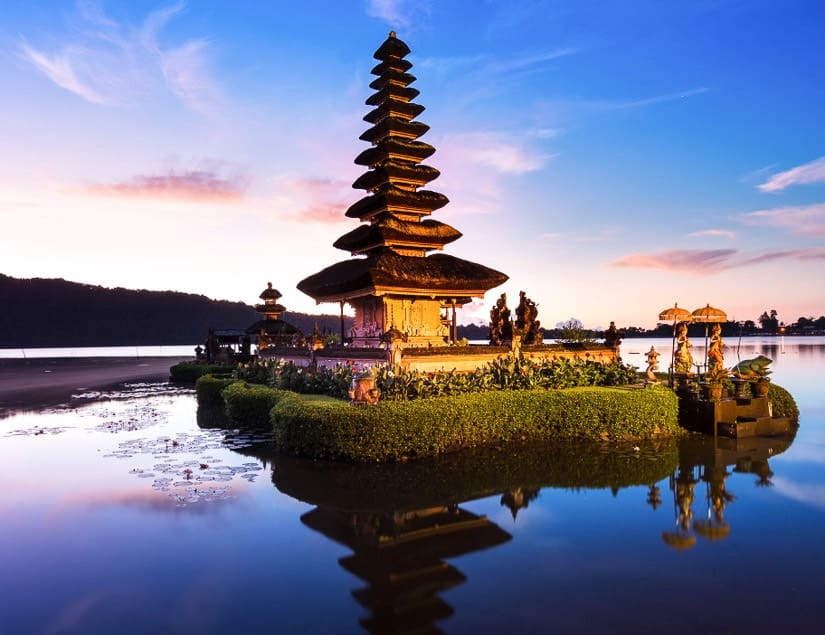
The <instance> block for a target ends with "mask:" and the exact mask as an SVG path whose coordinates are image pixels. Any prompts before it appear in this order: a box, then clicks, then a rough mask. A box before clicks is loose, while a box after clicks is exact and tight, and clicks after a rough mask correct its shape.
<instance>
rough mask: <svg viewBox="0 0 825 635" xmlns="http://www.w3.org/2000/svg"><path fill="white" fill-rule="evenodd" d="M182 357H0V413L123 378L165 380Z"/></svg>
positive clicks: (55, 401) (68, 399)
mask: <svg viewBox="0 0 825 635" xmlns="http://www.w3.org/2000/svg"><path fill="white" fill-rule="evenodd" d="M191 359H192V357H191V356H185V357H36V358H27V359H8V358H6V359H0V417H6V416H9V415H11V414H13V413H15V412H19V411H26V410H36V409H38V408H45V407H49V406H63V405H69V404H70V403H72V395H74V394H77V393H83V392H88V391H91V390H102V389H112V388H116V387H118V386H121V385H122V384H124V383H127V382H136V381H166V380H168V379H169V368H170V367H171V366H173V365H174V364H176V363H178V362H180V361H188V360H191Z"/></svg>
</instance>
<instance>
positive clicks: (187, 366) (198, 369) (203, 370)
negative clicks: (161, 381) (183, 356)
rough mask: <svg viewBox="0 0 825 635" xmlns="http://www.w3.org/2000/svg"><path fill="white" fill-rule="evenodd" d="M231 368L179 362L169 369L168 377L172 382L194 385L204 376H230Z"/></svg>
mask: <svg viewBox="0 0 825 635" xmlns="http://www.w3.org/2000/svg"><path fill="white" fill-rule="evenodd" d="M231 373H232V367H231V366H221V365H220V364H201V363H199V362H179V363H177V364H175V365H174V366H172V367H171V368H170V369H169V377H170V378H171V379H172V381H178V382H181V383H187V384H194V383H195V382H196V381H197V380H198V378H199V377H203V376H204V375H216V376H220V375H224V376H226V375H230V374H231Z"/></svg>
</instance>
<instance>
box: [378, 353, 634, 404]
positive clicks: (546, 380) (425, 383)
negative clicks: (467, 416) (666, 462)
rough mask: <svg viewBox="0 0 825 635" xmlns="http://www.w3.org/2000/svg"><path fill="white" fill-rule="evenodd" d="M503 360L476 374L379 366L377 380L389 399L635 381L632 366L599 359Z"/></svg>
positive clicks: (383, 395) (511, 357)
mask: <svg viewBox="0 0 825 635" xmlns="http://www.w3.org/2000/svg"><path fill="white" fill-rule="evenodd" d="M585 356H586V357H585V359H571V358H565V357H562V358H559V359H550V358H541V359H538V360H533V359H530V358H526V357H521V358H518V357H513V356H504V357H500V358H498V359H495V360H493V361H492V362H490V363H488V364H486V365H484V366H482V367H481V368H479V369H477V370H475V371H472V372H455V371H452V372H448V373H434V372H423V371H416V370H408V369H405V368H399V367H395V368H390V367H388V366H380V367H378V368H376V369H375V370H374V374H375V381H376V385H377V386H378V388H380V389H381V398H382V399H383V400H385V401H406V400H410V399H427V398H429V397H441V396H444V395H460V394H464V393H473V392H485V391H491V390H532V389H535V388H576V387H580V386H624V385H628V384H632V383H635V382H636V381H637V380H638V374H637V372H636V369H635V368H634V367H633V366H628V365H624V364H620V363H616V362H613V363H610V364H603V363H601V362H599V361H596V360H595V359H587V357H589V353H585Z"/></svg>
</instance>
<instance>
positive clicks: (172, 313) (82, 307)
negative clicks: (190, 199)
mask: <svg viewBox="0 0 825 635" xmlns="http://www.w3.org/2000/svg"><path fill="white" fill-rule="evenodd" d="M0 307H2V310H0V348H35V347H53V346H142V345H158V344H163V345H173V344H196V343H203V342H204V341H205V339H206V337H207V334H208V332H209V329H245V328H246V327H247V326H249V325H251V324H253V323H254V322H256V321H257V320H259V319H260V318H261V315H260V314H259V313H257V312H256V311H255V309H254V308H253V307H251V306H249V305H248V304H245V303H243V302H229V301H226V300H213V299H210V298H207V297H206V296H203V295H196V294H192V293H181V292H176V291H147V290H134V289H124V288H121V287H117V288H114V289H111V288H107V287H101V286H94V285H88V284H81V283H77V282H69V281H66V280H63V279H60V278H57V279H44V278H33V279H20V278H12V277H10V276H6V275H3V274H0ZM281 317H282V319H283V320H285V321H286V322H289V323H290V324H292V325H293V326H296V327H297V328H299V329H300V330H301V331H302V332H304V333H305V334H310V333H312V331H313V329H314V328H315V327H316V326H317V327H318V330H319V331H320V332H321V333H323V334H328V335H336V336H338V335H339V334H340V332H341V320H340V316H339V315H329V314H325V315H312V314H307V313H298V312H291V311H289V312H285V313H283V315H282V316H281ZM352 323H353V319H352V318H351V317H349V316H344V330H345V332H348V331H349V329H350V328H351V327H352ZM618 328H619V331H620V332H621V333H622V334H623V336H624V337H670V336H671V335H672V332H673V325H672V324H670V323H668V324H659V325H658V326H657V327H656V328H654V329H643V328H640V327H635V326H626V327H618ZM542 330H543V333H544V338H545V340H555V339H571V338H572V339H600V338H602V337H603V336H604V334H603V333H602V332H599V331H588V330H586V329H584V328H583V327H582V325H581V322H579V321H578V320H576V319H574V318H571V320H568V322H566V323H563V324H559V325H558V326H557V327H556V328H544V329H542ZM703 333H704V325H702V324H693V325H691V335H696V336H698V335H700V334H703ZM722 334H723V335H724V336H727V337H731V336H739V335H760V334H771V335H773V334H786V335H809V334H810V335H822V334H825V316H821V317H819V318H816V319H814V318H813V317H809V318H806V317H800V318H798V319H797V320H796V321H795V322H792V323H788V324H786V323H785V322H783V321H782V320H780V318H779V316H778V314H777V312H776V310H773V309H770V310H766V311H765V312H764V313H763V314H762V315H761V316H760V317H759V318H758V319H757V320H755V321H754V320H745V321H744V322H726V323H724V324H723V325H722ZM458 337H459V338H466V339H467V340H471V341H484V340H487V339H489V337H490V327H489V325H487V324H466V325H459V326H458Z"/></svg>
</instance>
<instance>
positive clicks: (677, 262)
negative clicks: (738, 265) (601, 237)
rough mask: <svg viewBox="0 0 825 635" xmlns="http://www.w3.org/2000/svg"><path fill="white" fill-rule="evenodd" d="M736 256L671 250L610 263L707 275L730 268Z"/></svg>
mask: <svg viewBox="0 0 825 635" xmlns="http://www.w3.org/2000/svg"><path fill="white" fill-rule="evenodd" d="M735 255H736V250H735V249H707V250H700V249H671V250H666V251H659V252H656V253H651V254H631V255H629V256H625V257H624V258H620V259H619V260H616V261H614V262H612V263H610V266H611V267H619V268H633V269H662V270H665V271H675V272H680V273H690V274H697V275H707V274H711V273H714V272H716V271H718V270H719V269H720V267H722V268H727V267H728V266H730V265H729V262H730V259H731V258H732V257H733V256H735Z"/></svg>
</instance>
